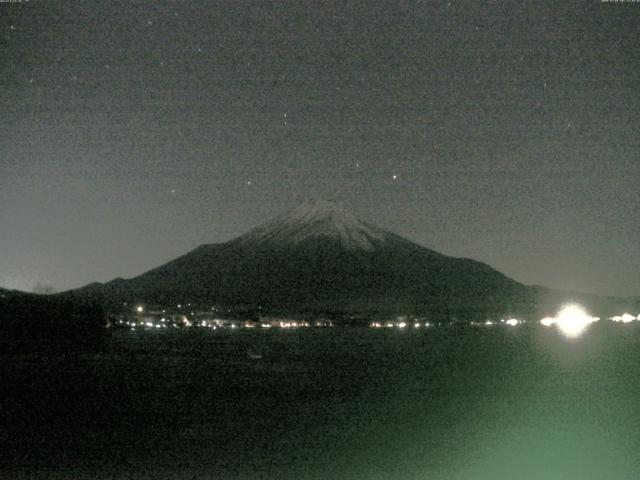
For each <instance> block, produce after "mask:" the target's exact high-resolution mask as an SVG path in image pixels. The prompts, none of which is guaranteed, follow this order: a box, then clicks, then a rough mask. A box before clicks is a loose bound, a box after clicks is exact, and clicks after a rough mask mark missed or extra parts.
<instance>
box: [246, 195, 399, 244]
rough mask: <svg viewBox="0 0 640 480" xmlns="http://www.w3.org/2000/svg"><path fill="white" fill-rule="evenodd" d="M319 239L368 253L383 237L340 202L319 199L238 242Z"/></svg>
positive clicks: (284, 215) (278, 242) (289, 241)
mask: <svg viewBox="0 0 640 480" xmlns="http://www.w3.org/2000/svg"><path fill="white" fill-rule="evenodd" d="M323 237H324V238H329V239H331V240H336V241H338V242H340V243H341V244H342V245H343V246H344V247H346V248H352V249H365V250H372V249H374V248H375V246H376V243H379V242H382V241H384V240H385V239H386V237H387V234H386V233H385V232H384V230H382V229H380V228H378V227H374V226H372V225H369V224H367V223H365V222H362V221H361V220H359V219H358V218H357V217H356V216H354V215H353V214H352V213H350V212H349V211H347V210H346V209H345V208H344V206H343V205H342V204H341V203H339V202H334V201H327V200H322V201H317V202H309V203H306V204H303V205H302V206H300V207H298V208H296V209H294V210H292V211H290V212H287V213H285V214H283V215H281V216H279V217H276V218H275V219H274V220H272V221H270V222H268V223H266V224H263V225H260V226H258V227H256V228H254V229H253V230H251V231H250V232H249V233H247V234H246V235H245V236H244V237H242V240H243V241H244V242H247V241H250V242H254V241H258V242H269V243H274V244H287V243H288V244H298V243H301V242H303V241H305V240H309V239H316V238H323Z"/></svg>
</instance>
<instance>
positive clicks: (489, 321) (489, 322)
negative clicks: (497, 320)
mask: <svg viewBox="0 0 640 480" xmlns="http://www.w3.org/2000/svg"><path fill="white" fill-rule="evenodd" d="M484 324H485V325H487V326H488V327H490V326H491V325H493V322H492V321H491V320H487V321H486V322H484Z"/></svg>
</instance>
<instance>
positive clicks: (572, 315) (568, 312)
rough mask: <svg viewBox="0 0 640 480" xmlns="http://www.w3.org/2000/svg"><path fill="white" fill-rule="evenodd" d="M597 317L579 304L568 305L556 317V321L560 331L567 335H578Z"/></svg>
mask: <svg viewBox="0 0 640 480" xmlns="http://www.w3.org/2000/svg"><path fill="white" fill-rule="evenodd" d="M594 321H596V319H595V318H594V317H591V316H590V315H589V314H588V313H587V312H585V311H584V309H583V308H582V307H580V306H578V305H567V306H566V307H564V308H563V309H562V310H560V312H558V315H557V316H556V318H555V323H556V325H557V326H558V328H559V329H560V331H561V332H562V333H563V334H564V335H566V336H567V337H571V338H573V337H578V336H580V335H581V334H582V332H584V330H585V329H586V328H587V327H588V326H589V325H590V324H591V323H593V322H594Z"/></svg>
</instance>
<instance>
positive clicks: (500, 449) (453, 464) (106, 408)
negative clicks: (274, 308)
mask: <svg viewBox="0 0 640 480" xmlns="http://www.w3.org/2000/svg"><path fill="white" fill-rule="evenodd" d="M95 348H96V349H95V350H93V351H89V352H78V351H76V352H74V353H68V354H63V353H61V352H55V351H49V352H48V353H33V352H32V353H28V354H27V353H25V354H18V353H15V352H14V353H11V354H7V353H2V354H0V407H1V410H0V447H1V450H2V454H1V455H0V458H1V460H0V478H15V479H23V478H34V479H35V478H38V479H39V478H46V479H74V480H76V479H77V480H81V479H136V480H137V479H147V478H148V479H192V478H193V479H245V478H246V479H261V478H266V479H307V478H309V479H312V478H313V479H327V478H331V479H447V480H450V479H469V480H472V479H473V480H483V479H487V480H489V479H490V480H495V479H502V478H504V479H512V478H518V479H523V480H528V479H541V480H542V479H544V480H547V479H576V480H585V479H603V478H607V479H609V480H611V479H634V478H637V476H638V474H639V473H640V453H639V452H640V435H639V433H638V432H640V355H639V353H640V326H636V325H595V326H593V327H592V328H591V330H590V331H588V332H587V333H586V334H585V335H584V336H583V337H582V338H580V339H578V340H573V341H568V340H566V339H564V338H563V337H562V336H560V334H558V333H557V332H556V331H555V330H553V329H545V328H542V327H528V328H527V327H516V328H504V327H502V328H500V327H491V328H485V327H476V328H461V329H453V328H439V329H431V330H420V331H412V330H408V331H397V330H394V331H386V330H383V331H377V330H369V329H347V328H345V329H339V328H335V329H327V330H312V329H305V330H299V331H235V332H231V331H227V332H210V331H207V332H197V331H190V332H184V331H181V332H170V331H162V332H119V333H118V334H116V335H114V336H113V337H112V338H110V339H109V340H108V341H107V342H106V344H105V345H103V346H99V347H95ZM3 351H4V350H3ZM259 357H261V358H259Z"/></svg>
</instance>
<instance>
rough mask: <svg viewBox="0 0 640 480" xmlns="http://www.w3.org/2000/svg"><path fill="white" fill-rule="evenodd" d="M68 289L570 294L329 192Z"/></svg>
mask: <svg viewBox="0 0 640 480" xmlns="http://www.w3.org/2000/svg"><path fill="white" fill-rule="evenodd" d="M68 295H76V296H82V295H87V296H90V297H91V298H93V299H98V298H102V299H103V301H104V302H105V304H107V305H109V306H111V307H113V308H116V307H117V306H118V305H122V304H123V303H128V302H143V303H155V304H164V305H171V304H174V305H175V304H179V303H187V302H195V303H202V304H222V305H228V306H237V305H243V306H247V307H248V308H256V309H257V308H260V309H262V311H269V310H271V311H279V312H292V313H295V312H309V311H311V312H327V311H342V312H400V311H402V312H407V313H415V314H429V315H436V316H440V317H446V316H449V317H461V318H471V317H474V318H477V317H478V316H487V315H510V314H512V315H515V314H533V313H534V312H536V313H540V314H545V315H546V314H551V313H555V310H554V309H555V308H557V306H558V303H559V302H560V301H561V300H562V298H566V297H567V295H566V294H565V293H563V292H557V291H554V290H552V289H545V288H544V287H536V286H527V285H524V284H522V283H520V282H517V281H516V280H513V279H511V278H509V277H508V276H506V275H504V274H503V273H501V272H499V271H497V270H495V269H494V268H492V267H491V266H490V265H488V264H486V263H483V262H478V261H476V260H473V259H469V258H458V257H451V256H447V255H444V254H441V253H439V252H436V251H434V250H431V249H429V248H427V247H424V246H422V245H419V244H417V243H415V242H412V241H410V240H408V239H406V238H403V237H401V236H399V235H397V234H395V233H392V232H389V231H387V230H384V229H382V228H380V227H378V226H375V225H371V224H369V223H366V222H363V221H361V220H360V219H358V218H357V217H356V216H354V215H353V214H351V213H350V212H349V211H348V210H346V209H345V208H344V206H343V205H341V204H339V203H337V202H327V201H320V202H310V203H306V204H303V205H301V206H299V207H297V208H295V209H293V210H291V211H288V212H284V213H283V214H281V215H278V216H276V217H275V218H274V219H272V220H269V221H267V222H265V223H263V224H261V225H258V226H257V227H255V228H253V229H251V230H249V231H248V232H247V233H245V234H244V235H240V236H239V237H236V238H234V239H231V240H228V241H226V242H222V243H213V244H202V245H200V246H198V247H196V248H195V249H193V250H191V251H190V252H188V253H186V254H184V255H182V256H180V257H178V258H176V259H173V260H171V261H169V262H167V263H165V264H163V265H160V266H158V267H156V268H154V269H151V270H149V271H147V272H144V273H142V274H141V275H138V276H136V277H133V278H130V279H114V280H112V281H110V282H107V283H105V284H102V285H95V284H93V285H89V286H87V287H83V288H82V289H79V290H76V291H72V292H71V293H68ZM574 296H575V295H574ZM581 298H586V299H587V300H588V301H591V303H592V304H593V305H596V304H600V303H602V302H600V301H599V300H596V297H595V296H589V295H583V296H582V297H581ZM599 298H605V297H599ZM607 303H611V302H608V301H607Z"/></svg>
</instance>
